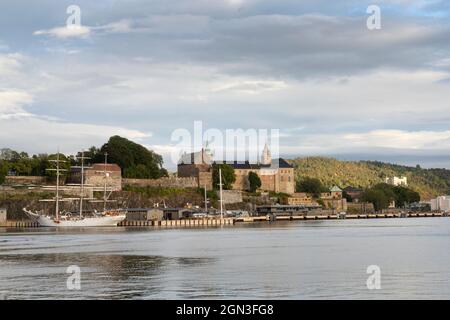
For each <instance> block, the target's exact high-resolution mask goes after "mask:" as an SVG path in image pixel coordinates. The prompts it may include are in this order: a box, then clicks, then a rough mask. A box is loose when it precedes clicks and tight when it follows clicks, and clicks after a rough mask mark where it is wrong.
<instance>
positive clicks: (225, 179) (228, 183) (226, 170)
mask: <svg viewBox="0 0 450 320" xmlns="http://www.w3.org/2000/svg"><path fill="white" fill-rule="evenodd" d="M219 169H221V170H222V184H223V189H225V190H231V188H232V186H233V183H234V182H235V181H236V175H235V173H234V168H233V167H232V166H230V165H228V164H213V166H212V171H213V174H212V176H213V187H214V189H219Z"/></svg>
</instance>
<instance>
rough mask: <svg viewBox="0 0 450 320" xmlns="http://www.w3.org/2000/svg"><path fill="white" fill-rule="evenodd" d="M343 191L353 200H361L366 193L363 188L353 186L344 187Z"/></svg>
mask: <svg viewBox="0 0 450 320" xmlns="http://www.w3.org/2000/svg"><path fill="white" fill-rule="evenodd" d="M343 191H344V192H345V193H346V194H348V195H349V196H350V197H351V198H352V201H353V202H359V201H360V200H361V197H362V195H363V193H364V190H363V189H360V188H355V187H352V186H348V187H346V188H344V189H343Z"/></svg>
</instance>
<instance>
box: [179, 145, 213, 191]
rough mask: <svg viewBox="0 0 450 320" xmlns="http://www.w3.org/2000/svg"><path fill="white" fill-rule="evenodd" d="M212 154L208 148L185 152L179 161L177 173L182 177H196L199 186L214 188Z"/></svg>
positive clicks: (208, 188)
mask: <svg viewBox="0 0 450 320" xmlns="http://www.w3.org/2000/svg"><path fill="white" fill-rule="evenodd" d="M211 165H212V155H211V153H210V152H209V150H208V149H204V148H202V150H201V151H199V152H194V153H185V154H183V155H182V156H181V159H180V161H179V162H178V167H177V173H178V177H180V178H187V177H194V178H196V179H197V181H198V187H199V188H205V187H206V189H207V190H212V168H211Z"/></svg>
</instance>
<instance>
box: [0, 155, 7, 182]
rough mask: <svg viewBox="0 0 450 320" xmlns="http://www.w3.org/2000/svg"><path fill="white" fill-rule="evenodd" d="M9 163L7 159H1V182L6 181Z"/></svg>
mask: <svg viewBox="0 0 450 320" xmlns="http://www.w3.org/2000/svg"><path fill="white" fill-rule="evenodd" d="M8 170H9V167H8V163H7V162H6V161H3V160H0V184H2V183H3V182H5V177H6V175H7V174H8Z"/></svg>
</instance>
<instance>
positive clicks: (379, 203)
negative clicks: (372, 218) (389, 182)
mask: <svg viewBox="0 0 450 320" xmlns="http://www.w3.org/2000/svg"><path fill="white" fill-rule="evenodd" d="M362 199H363V201H365V202H370V203H372V204H373V206H374V207H375V210H376V211H380V210H383V209H387V208H388V207H389V203H390V201H391V199H389V197H388V196H387V195H386V194H385V193H384V192H383V190H381V189H369V190H366V191H365V192H364V194H363V196H362Z"/></svg>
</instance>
